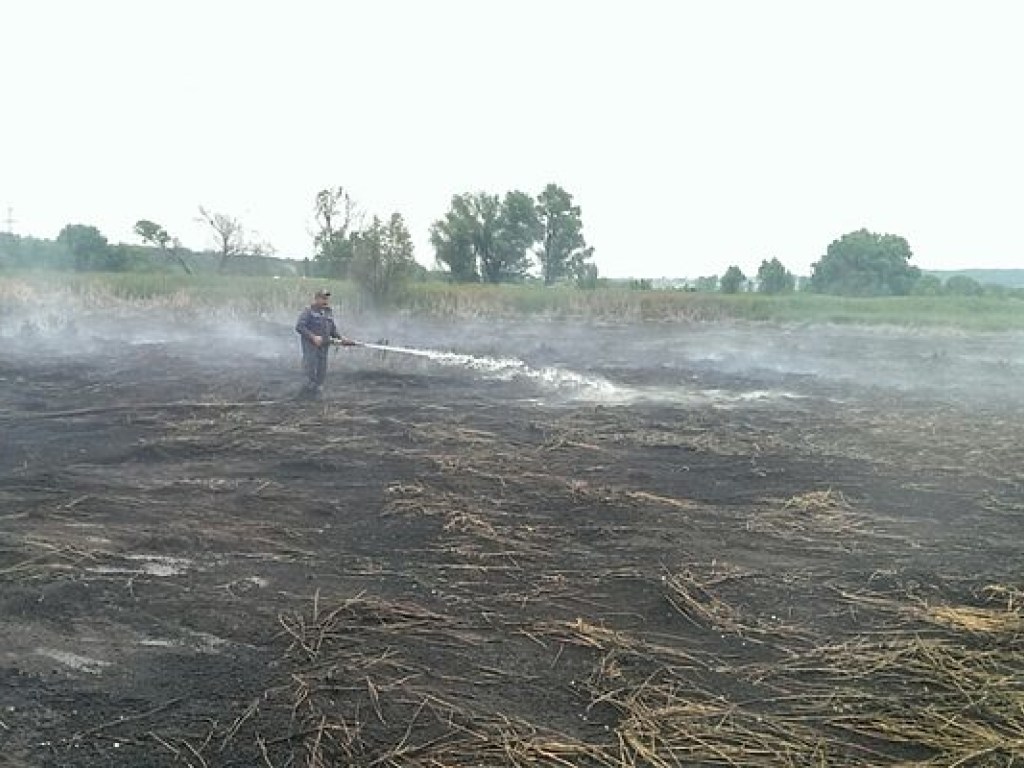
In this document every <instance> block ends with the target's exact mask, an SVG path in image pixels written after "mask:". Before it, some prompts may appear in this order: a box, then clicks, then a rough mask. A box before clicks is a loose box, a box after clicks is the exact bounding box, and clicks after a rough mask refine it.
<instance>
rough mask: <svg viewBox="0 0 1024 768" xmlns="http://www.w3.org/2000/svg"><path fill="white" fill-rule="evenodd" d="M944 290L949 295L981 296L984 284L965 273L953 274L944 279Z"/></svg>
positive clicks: (983, 291)
mask: <svg viewBox="0 0 1024 768" xmlns="http://www.w3.org/2000/svg"><path fill="white" fill-rule="evenodd" d="M945 292H946V293H947V294H948V295H950V296H981V295H982V294H984V293H985V286H983V285H982V284H981V283H979V282H978V281H977V280H975V279H974V278H973V277H968V276H967V275H953V276H952V277H950V278H949V279H948V280H946V285H945Z"/></svg>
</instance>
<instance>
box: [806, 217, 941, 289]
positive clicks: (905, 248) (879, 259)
mask: <svg viewBox="0 0 1024 768" xmlns="http://www.w3.org/2000/svg"><path fill="white" fill-rule="evenodd" d="M912 256H913V254H912V253H911V251H910V245H909V244H908V243H907V241H906V240H905V239H904V238H902V237H900V236H898V235H878V234H875V233H874V232H869V231H868V230H866V229H859V230H857V231H856V232H850V233H848V234H845V235H843V236H842V237H841V238H839V239H838V240H836V241H834V242H833V243H832V244H831V245H829V247H828V250H827V252H826V253H825V255H824V256H823V257H822V258H821V260H820V261H818V262H816V263H814V264H813V265H811V283H810V288H811V290H812V291H815V292H817V293H831V294H836V295H841V296H905V295H907V294H908V293H910V292H911V290H912V289H913V287H914V283H915V282H916V281H917V279H918V278H919V277H920V276H921V270H919V269H918V268H917V267H912V266H910V264H909V262H910V259H911V258H912Z"/></svg>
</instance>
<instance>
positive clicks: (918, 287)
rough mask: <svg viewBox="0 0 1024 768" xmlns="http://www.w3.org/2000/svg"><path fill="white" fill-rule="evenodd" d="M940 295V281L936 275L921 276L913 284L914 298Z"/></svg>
mask: <svg viewBox="0 0 1024 768" xmlns="http://www.w3.org/2000/svg"><path fill="white" fill-rule="evenodd" d="M942 293H943V290H942V280H940V279H939V278H938V277H937V276H936V275H927V274H925V275H921V277H919V278H918V279H917V282H915V283H914V290H913V294H914V295H915V296H941V295H942Z"/></svg>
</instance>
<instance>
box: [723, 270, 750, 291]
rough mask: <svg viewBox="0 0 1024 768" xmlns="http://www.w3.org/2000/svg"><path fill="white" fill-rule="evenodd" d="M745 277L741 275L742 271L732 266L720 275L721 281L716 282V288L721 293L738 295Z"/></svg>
mask: <svg viewBox="0 0 1024 768" xmlns="http://www.w3.org/2000/svg"><path fill="white" fill-rule="evenodd" d="M746 279H747V276H746V275H744V274H743V270H741V269H740V268H739V267H737V266H736V265H735V264H733V265H732V266H731V267H729V268H728V269H727V270H725V274H724V275H722V279H721V280H719V282H718V287H719V289H720V290H721V291H722V293H739V291H740V286H741V285H743V283H744V282H746Z"/></svg>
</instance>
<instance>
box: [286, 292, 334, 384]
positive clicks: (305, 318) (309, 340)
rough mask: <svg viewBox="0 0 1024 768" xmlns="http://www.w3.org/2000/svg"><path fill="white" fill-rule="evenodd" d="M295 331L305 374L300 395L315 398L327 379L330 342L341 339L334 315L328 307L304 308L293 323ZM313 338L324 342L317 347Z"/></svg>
mask: <svg viewBox="0 0 1024 768" xmlns="http://www.w3.org/2000/svg"><path fill="white" fill-rule="evenodd" d="M295 331H296V332H297V333H298V334H299V336H300V337H301V338H302V370H303V372H304V373H305V374H306V384H305V386H304V387H303V388H302V394H303V395H306V396H310V397H316V396H317V395H319V394H320V388H321V387H323V385H324V381H325V380H326V378H327V353H328V352H330V350H331V344H330V340H331V339H340V338H341V334H340V333H338V326H337V325H335V324H334V313H333V312H331V308H330V307H322V308H320V307H306V309H304V310H303V311H302V314H301V315H299V320H298V322H297V323H295ZM314 336H320V337H321V338H322V339H323V340H324V341H323V344H321V345H320V346H319V347H318V346H317V345H316V344H314V343H313V337H314Z"/></svg>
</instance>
